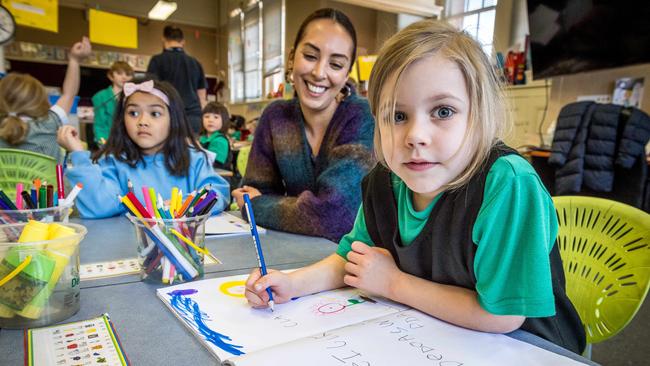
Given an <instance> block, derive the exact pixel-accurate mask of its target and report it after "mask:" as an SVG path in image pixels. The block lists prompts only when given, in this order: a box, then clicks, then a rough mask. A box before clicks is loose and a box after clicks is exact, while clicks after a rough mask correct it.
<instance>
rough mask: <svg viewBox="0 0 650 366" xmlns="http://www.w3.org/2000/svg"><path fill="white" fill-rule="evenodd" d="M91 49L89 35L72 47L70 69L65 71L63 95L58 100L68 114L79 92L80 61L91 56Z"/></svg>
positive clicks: (69, 61)
mask: <svg viewBox="0 0 650 366" xmlns="http://www.w3.org/2000/svg"><path fill="white" fill-rule="evenodd" d="M91 51H92V48H91V46H90V40H89V39H88V37H83V38H82V39H81V42H77V43H75V44H74V45H72V48H71V49H70V54H69V59H68V69H67V70H66V72H65V79H63V86H62V87H61V89H62V90H61V97H60V98H59V100H57V101H56V105H57V106H59V107H61V108H62V109H63V110H64V111H65V113H66V114H67V113H70V109H71V108H72V103H73V101H74V98H75V97H76V96H77V93H79V80H80V76H79V75H80V71H79V68H80V66H79V63H80V61H81V60H83V59H84V58H86V57H88V56H90V53H91Z"/></svg>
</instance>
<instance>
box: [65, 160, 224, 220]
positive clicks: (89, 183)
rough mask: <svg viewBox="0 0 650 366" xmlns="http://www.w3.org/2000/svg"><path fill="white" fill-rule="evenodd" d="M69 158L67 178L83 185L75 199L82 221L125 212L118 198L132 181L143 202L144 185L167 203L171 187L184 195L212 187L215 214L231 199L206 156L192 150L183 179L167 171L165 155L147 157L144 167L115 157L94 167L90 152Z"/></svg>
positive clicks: (100, 161) (137, 194)
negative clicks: (70, 165)
mask: <svg viewBox="0 0 650 366" xmlns="http://www.w3.org/2000/svg"><path fill="white" fill-rule="evenodd" d="M69 158H70V162H71V163H72V167H69V168H68V169H67V170H66V172H65V175H66V177H67V178H68V180H69V181H70V183H72V184H73V185H75V184H77V183H81V184H83V189H82V190H81V192H79V196H77V200H76V204H77V208H78V209H79V214H80V215H81V217H83V218H90V219H99V218H104V217H111V216H117V215H119V214H121V213H124V212H126V208H124V206H123V205H122V204H120V202H119V201H118V199H117V196H118V195H122V196H123V195H125V194H126V193H127V192H128V188H127V181H128V180H129V179H130V180H131V182H132V183H133V188H134V192H133V193H135V195H136V197H138V199H139V200H140V201H141V202H142V203H144V197H143V195H142V186H147V187H152V188H153V189H155V190H156V193H160V195H161V196H162V197H163V199H165V200H168V199H169V198H170V195H171V190H172V187H178V188H179V189H181V190H183V195H185V194H187V193H190V192H191V191H193V190H198V189H201V188H203V187H204V186H205V185H207V184H212V189H213V190H215V191H217V194H218V195H217V196H218V201H217V204H216V205H215V206H214V208H213V211H212V212H213V213H218V212H221V211H223V210H224V209H225V208H226V207H227V205H228V203H229V202H228V201H229V200H230V186H229V185H228V183H227V182H226V181H225V180H224V179H223V178H221V177H220V176H219V175H217V174H216V173H215V172H214V170H213V169H212V166H211V165H210V162H209V161H208V160H207V159H206V158H205V155H204V154H203V153H200V152H197V151H195V150H193V149H190V168H189V174H188V175H187V176H183V177H177V176H173V175H171V174H170V173H169V172H168V171H167V168H166V167H165V160H164V155H163V154H155V155H145V156H144V164H143V163H142V162H138V164H137V165H136V167H135V168H131V167H130V166H129V165H128V164H126V163H124V162H121V161H118V160H117V159H115V158H114V157H113V156H106V157H103V158H101V159H100V160H99V161H98V163H97V164H93V163H92V161H91V159H90V152H88V151H75V152H72V153H70V156H69Z"/></svg>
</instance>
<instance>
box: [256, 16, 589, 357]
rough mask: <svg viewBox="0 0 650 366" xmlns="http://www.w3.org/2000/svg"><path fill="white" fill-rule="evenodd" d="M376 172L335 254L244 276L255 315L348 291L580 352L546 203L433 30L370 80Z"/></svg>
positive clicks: (395, 43) (480, 67)
mask: <svg viewBox="0 0 650 366" xmlns="http://www.w3.org/2000/svg"><path fill="white" fill-rule="evenodd" d="M369 85H370V89H369V94H368V95H369V101H370V105H371V109H372V112H373V114H374V116H375V118H376V120H377V128H375V152H376V154H377V156H378V158H379V160H380V161H381V164H378V165H377V166H376V167H375V168H374V169H373V170H372V171H371V172H370V173H369V174H368V175H367V176H366V177H365V178H364V181H363V183H362V187H363V196H362V197H363V198H362V206H361V207H360V208H359V211H358V214H357V218H356V221H355V224H354V227H353V229H352V231H351V232H350V233H348V234H347V235H345V236H344V237H343V238H342V239H341V241H340V243H339V246H338V249H337V251H336V254H333V255H331V256H329V257H327V258H326V259H324V260H322V261H320V262H318V263H316V264H313V265H311V266H308V267H304V268H302V269H299V270H297V271H294V272H291V273H289V274H285V273H282V272H277V271H275V272H271V273H269V274H268V275H266V276H264V277H261V276H260V273H259V271H257V270H256V271H253V273H251V275H250V277H249V279H248V281H247V283H246V297H247V299H248V301H249V303H250V304H251V305H252V306H254V307H264V306H266V305H267V302H268V300H269V298H268V295H267V294H266V292H265V289H266V288H268V287H270V288H271V290H272V291H273V292H274V300H275V302H276V304H277V303H282V302H287V301H289V300H290V299H291V298H293V297H296V296H302V295H306V294H310V293H315V292H318V291H323V290H327V289H332V288H337V287H341V286H344V285H349V286H353V287H356V288H359V289H361V290H363V291H364V292H367V293H370V294H376V295H380V296H383V297H386V298H389V299H391V300H394V301H397V302H401V303H404V304H406V305H408V306H411V307H413V308H416V309H418V310H420V311H423V312H425V313H427V314H430V315H432V316H434V317H436V318H439V319H442V320H444V321H446V322H449V323H452V324H456V325H459V326H462V327H465V328H469V329H474V330H479V331H484V332H493V333H507V332H511V331H514V330H516V329H519V328H521V329H523V330H525V331H527V332H530V333H533V334H535V335H537V336H540V337H542V338H545V339H547V340H549V341H551V342H553V343H556V344H558V345H560V346H562V347H565V348H567V349H569V350H571V351H573V352H576V353H580V352H582V351H583V349H584V347H585V334H584V330H583V328H582V324H581V322H580V318H579V316H578V314H577V312H576V310H575V308H574V307H573V305H572V304H571V302H570V301H569V298H568V297H567V295H566V293H565V288H564V272H563V270H562V263H561V259H560V253H559V250H558V247H557V245H556V243H555V240H556V235H557V231H558V223H557V218H556V214H555V209H554V207H553V201H552V200H551V197H550V196H549V194H548V192H547V191H546V189H545V188H544V186H543V185H542V183H541V181H540V179H539V177H538V176H537V174H536V173H535V171H534V169H533V168H532V167H531V166H530V165H529V164H528V162H527V161H526V160H525V159H523V158H522V157H521V156H519V155H518V154H517V153H516V152H515V151H514V150H513V149H511V148H509V147H507V146H505V145H504V144H503V143H502V142H501V138H502V134H503V132H504V131H506V126H507V121H508V119H507V115H506V108H505V105H504V98H503V95H502V92H501V88H500V84H499V81H498V78H497V76H496V75H495V72H494V70H493V68H492V66H491V64H490V62H489V60H488V58H487V56H486V55H485V54H484V53H483V52H482V50H481V46H480V45H479V44H478V43H477V42H476V41H474V40H473V39H472V38H470V37H469V36H468V35H467V34H465V33H464V32H461V31H458V30H456V29H455V28H453V27H452V26H450V25H448V24H446V23H442V22H440V21H434V20H424V21H420V22H417V23H414V24H412V25H410V26H408V27H407V28H405V29H404V30H402V31H400V32H399V33H398V34H396V35H394V36H393V37H391V38H390V39H389V40H388V41H386V43H385V44H384V46H383V47H382V50H381V51H380V53H379V55H378V58H377V62H376V64H375V65H374V67H373V70H372V74H371V77H370V84H369Z"/></svg>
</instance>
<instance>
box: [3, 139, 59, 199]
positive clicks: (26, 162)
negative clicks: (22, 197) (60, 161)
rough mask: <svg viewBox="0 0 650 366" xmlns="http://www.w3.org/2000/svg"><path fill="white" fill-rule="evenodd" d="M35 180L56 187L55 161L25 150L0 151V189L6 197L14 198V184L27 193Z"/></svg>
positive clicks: (49, 157)
mask: <svg viewBox="0 0 650 366" xmlns="http://www.w3.org/2000/svg"><path fill="white" fill-rule="evenodd" d="M36 178H40V179H41V180H45V181H47V182H48V183H51V184H54V185H56V159H54V158H53V157H51V156H47V155H43V154H39V153H35V152H32V151H27V150H17V149H0V189H2V190H3V191H4V192H5V193H6V194H7V196H9V197H11V198H12V199H13V198H14V197H15V196H16V183H22V184H23V185H24V186H25V190H28V191H29V189H30V187H31V185H32V181H33V180H34V179H36Z"/></svg>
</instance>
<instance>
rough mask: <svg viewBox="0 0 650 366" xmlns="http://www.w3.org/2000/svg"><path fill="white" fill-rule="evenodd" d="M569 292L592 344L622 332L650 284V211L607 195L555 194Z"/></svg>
mask: <svg viewBox="0 0 650 366" xmlns="http://www.w3.org/2000/svg"><path fill="white" fill-rule="evenodd" d="M553 202H554V203H555V208H556V212H557V216H558V221H559V225H560V227H559V232H558V245H559V249H560V254H561V256H562V262H563V267H564V273H565V276H566V291H567V295H568V296H569V298H570V299H571V302H573V305H574V306H575V307H576V309H577V311H578V313H579V314H580V319H581V320H582V323H583V325H584V327H585V333H586V335H587V343H589V344H592V343H598V342H602V341H604V340H606V339H608V338H610V337H612V336H614V335H616V334H617V333H618V332H620V331H621V330H622V329H623V328H625V326H626V325H627V324H628V323H629V322H630V321H631V320H632V318H633V317H634V315H635V314H636V312H637V311H638V310H639V308H640V307H641V304H643V300H644V299H645V297H646V295H647V293H648V287H649V286H650V242H649V241H650V239H649V235H648V233H649V231H650V214H648V213H645V212H643V211H641V210H639V209H637V208H635V207H632V206H628V205H626V204H623V203H620V202H616V201H611V200H607V199H602V198H594V197H582V196H558V197H553Z"/></svg>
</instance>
